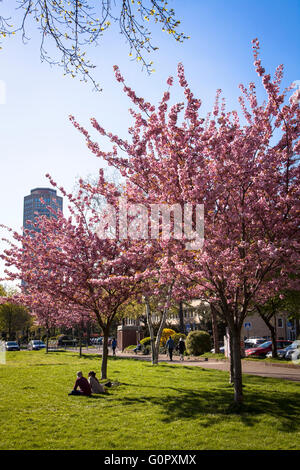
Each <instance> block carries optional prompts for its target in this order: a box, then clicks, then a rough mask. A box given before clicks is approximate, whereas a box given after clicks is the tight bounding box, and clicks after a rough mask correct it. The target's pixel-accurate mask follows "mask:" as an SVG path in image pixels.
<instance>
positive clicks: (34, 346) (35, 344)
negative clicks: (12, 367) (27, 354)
mask: <svg viewBox="0 0 300 470" xmlns="http://www.w3.org/2000/svg"><path fill="white" fill-rule="evenodd" d="M45 347H46V345H45V343H43V341H40V340H39V339H33V340H31V341H30V342H29V344H28V349H30V350H31V351H39V350H40V349H43V348H45Z"/></svg>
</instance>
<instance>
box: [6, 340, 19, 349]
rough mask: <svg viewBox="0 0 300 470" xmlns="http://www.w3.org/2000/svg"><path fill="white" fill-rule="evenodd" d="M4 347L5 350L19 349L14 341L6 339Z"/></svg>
mask: <svg viewBox="0 0 300 470" xmlns="http://www.w3.org/2000/svg"><path fill="white" fill-rule="evenodd" d="M5 349H6V351H20V346H19V345H18V343H17V342H16V341H6V343H5Z"/></svg>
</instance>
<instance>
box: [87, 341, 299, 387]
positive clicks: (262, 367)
mask: <svg viewBox="0 0 300 470" xmlns="http://www.w3.org/2000/svg"><path fill="white" fill-rule="evenodd" d="M82 353H83V354H101V349H99V348H97V349H94V348H93V349H92V348H91V347H90V348H89V349H86V348H84V349H82ZM111 355H112V354H111V351H110V350H109V356H111ZM116 357H123V358H127V359H136V360H141V361H148V362H151V355H147V356H146V355H143V354H134V353H125V352H121V351H117V354H116ZM173 357H174V359H173V361H172V362H171V361H170V360H169V357H168V356H167V355H166V354H160V355H159V362H168V363H170V364H176V365H178V364H179V365H181V366H198V367H203V368H205V369H217V370H224V371H228V372H229V361H228V360H226V359H224V360H222V359H219V360H217V359H214V358H208V360H205V359H202V360H199V359H196V358H185V359H184V361H180V360H179V358H178V359H177V357H178V356H173ZM242 369H243V374H248V375H258V376H261V377H272V378H276V379H285V380H292V381H296V382H300V365H298V366H297V365H294V364H292V363H291V364H277V363H270V362H264V361H263V360H262V361H261V362H259V361H248V360H242Z"/></svg>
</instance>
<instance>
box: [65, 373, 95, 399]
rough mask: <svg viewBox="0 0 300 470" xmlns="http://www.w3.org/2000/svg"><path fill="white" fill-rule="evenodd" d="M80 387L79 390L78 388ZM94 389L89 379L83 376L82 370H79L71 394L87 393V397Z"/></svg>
mask: <svg viewBox="0 0 300 470" xmlns="http://www.w3.org/2000/svg"><path fill="white" fill-rule="evenodd" d="M78 388H79V390H77V389H78ZM91 394H92V390H91V386H90V384H89V382H88V380H87V379H86V378H85V377H83V375H82V372H81V371H79V372H77V379H76V382H75V385H74V388H73V390H72V392H70V393H69V395H85V396H87V397H89V396H91Z"/></svg>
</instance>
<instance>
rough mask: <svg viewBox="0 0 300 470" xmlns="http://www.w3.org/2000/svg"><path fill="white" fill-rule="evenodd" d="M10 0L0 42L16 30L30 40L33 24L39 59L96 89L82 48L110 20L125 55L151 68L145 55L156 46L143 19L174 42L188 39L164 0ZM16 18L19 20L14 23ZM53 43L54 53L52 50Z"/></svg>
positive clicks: (100, 33) (1, 19) (96, 40)
mask: <svg viewBox="0 0 300 470" xmlns="http://www.w3.org/2000/svg"><path fill="white" fill-rule="evenodd" d="M2 1H3V0H0V2H1V3H2ZM9 3H10V6H11V5H13V6H14V7H15V10H14V12H13V13H12V15H11V16H10V17H7V18H6V17H4V16H2V15H1V13H0V39H2V42H3V39H4V38H6V37H9V36H11V35H14V34H16V33H21V35H22V40H23V42H24V43H26V42H27V41H28V40H29V39H30V34H29V31H30V30H33V28H37V29H38V30H39V32H40V34H41V42H40V57H41V60H42V61H46V62H48V63H49V64H51V65H57V66H60V67H62V68H63V70H64V74H65V75H66V74H70V75H71V76H72V77H75V76H80V78H81V81H85V82H86V81H88V80H90V81H91V82H92V83H93V85H94V87H95V89H96V90H98V91H101V88H100V85H99V83H97V82H96V80H95V78H94V75H93V69H94V68H95V65H94V64H93V63H91V62H90V60H89V59H88V57H87V55H86V50H85V49H86V48H87V47H90V46H91V45H93V44H94V45H98V43H99V41H100V40H101V38H102V36H103V34H104V33H105V32H106V31H107V30H108V29H109V28H110V26H111V25H112V24H114V23H115V24H117V25H118V29H119V33H121V34H122V35H123V37H124V38H125V40H126V42H127V43H128V45H129V56H130V57H132V59H133V60H138V61H140V62H141V64H142V67H143V68H146V70H147V71H148V72H151V71H152V64H153V62H152V61H149V60H147V59H146V56H145V54H146V53H150V52H152V51H154V50H156V49H158V47H157V46H155V45H154V44H153V42H152V37H151V31H150V29H149V27H147V23H148V22H149V23H150V21H152V22H154V23H159V24H160V25H161V28H162V30H163V31H165V32H167V33H168V34H169V35H170V36H172V37H173V38H174V39H175V40H176V41H178V42H183V41H184V40H185V39H187V38H188V36H185V35H184V33H181V32H178V26H179V24H180V21H178V20H176V18H175V12H174V10H173V9H172V8H168V1H167V0H115V1H112V0H94V1H90V0H15V2H13V1H11V0H10V2H9ZM20 12H21V14H20ZM15 19H16V21H19V24H18V25H17V26H16V25H15V24H13V23H15ZM53 46H54V48H56V49H55V50H56V51H57V53H56V52H52V51H53Z"/></svg>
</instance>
